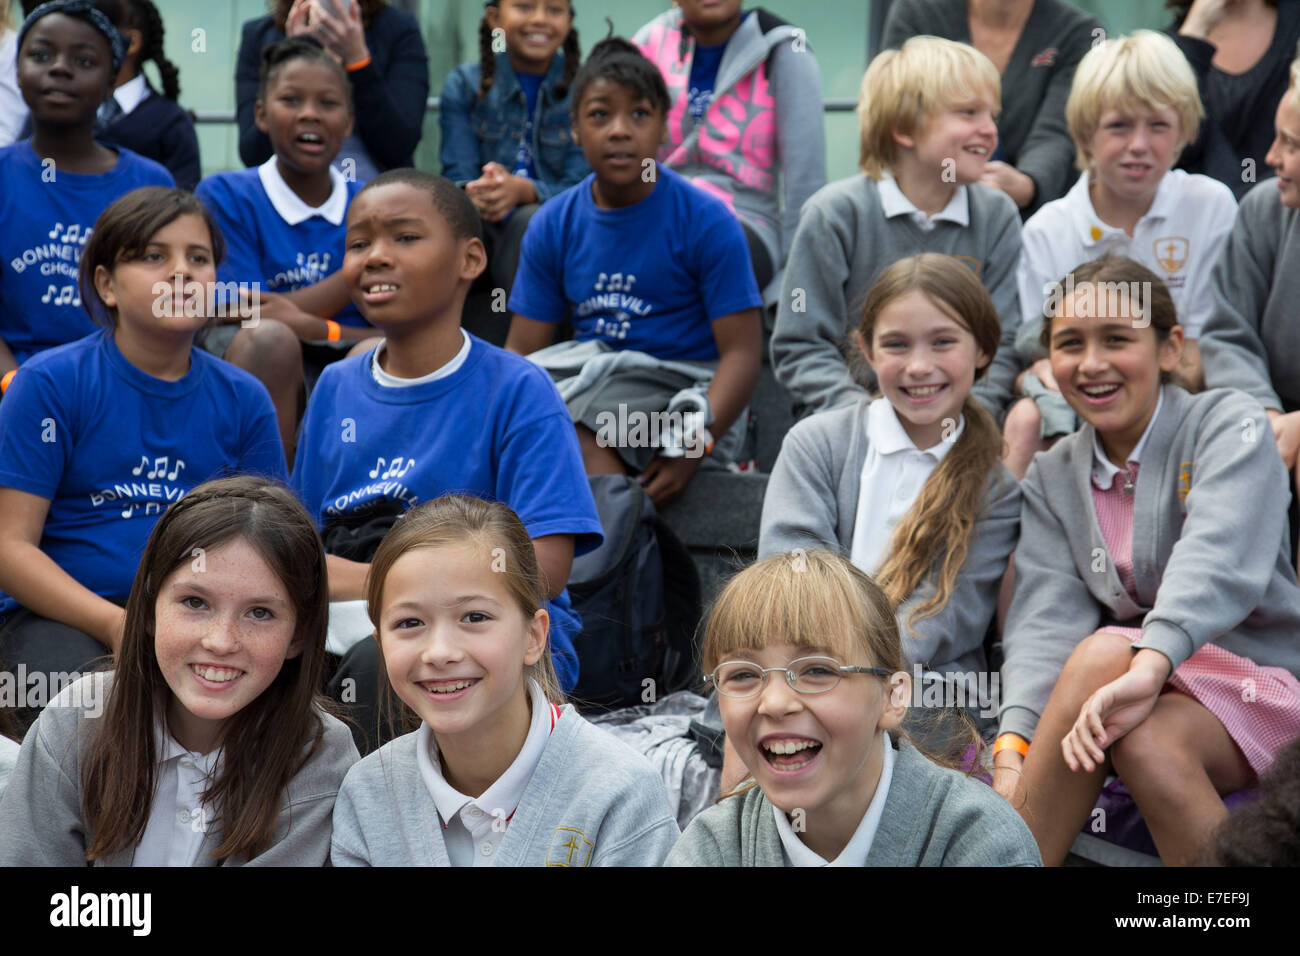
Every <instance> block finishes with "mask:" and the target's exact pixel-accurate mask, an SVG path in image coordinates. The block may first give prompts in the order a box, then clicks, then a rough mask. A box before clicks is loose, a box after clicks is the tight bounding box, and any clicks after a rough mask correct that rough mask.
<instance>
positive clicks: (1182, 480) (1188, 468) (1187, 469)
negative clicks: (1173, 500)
mask: <svg viewBox="0 0 1300 956" xmlns="http://www.w3.org/2000/svg"><path fill="white" fill-rule="evenodd" d="M1191 490H1192V463H1191V462H1190V461H1180V462H1179V463H1178V500H1179V501H1186V500H1187V495H1188V494H1189V493H1190V492H1191Z"/></svg>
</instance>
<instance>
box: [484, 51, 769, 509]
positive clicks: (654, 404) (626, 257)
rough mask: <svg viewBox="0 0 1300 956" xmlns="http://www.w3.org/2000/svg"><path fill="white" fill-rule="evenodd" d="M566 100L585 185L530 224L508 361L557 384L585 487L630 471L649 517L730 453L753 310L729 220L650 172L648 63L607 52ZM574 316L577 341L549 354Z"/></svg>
mask: <svg viewBox="0 0 1300 956" xmlns="http://www.w3.org/2000/svg"><path fill="white" fill-rule="evenodd" d="M572 97H573V103H574V107H573V116H574V130H573V135H574V140H575V142H577V143H578V144H579V145H580V146H581V147H582V149H583V154H584V155H585V156H586V159H587V162H588V163H589V164H590V165H591V168H592V170H593V172H592V174H591V175H590V176H588V177H587V178H586V179H585V180H583V181H582V182H581V183H579V184H578V185H577V186H576V187H575V188H573V189H571V190H569V191H567V192H565V193H563V194H561V195H560V196H558V197H556V198H554V199H552V200H551V201H550V202H548V203H546V204H545V205H544V206H543V207H542V208H541V210H540V211H539V212H538V213H537V215H536V216H534V218H533V221H532V222H531V223H530V225H529V229H528V233H527V235H526V236H525V237H524V248H523V257H522V259H521V261H520V265H519V273H518V275H517V276H516V277H515V286H514V290H513V293H512V295H511V297H510V309H511V311H512V312H514V313H515V318H514V320H513V322H512V323H511V326H510V335H509V337H508V339H507V340H506V347H507V348H508V349H510V350H511V351H514V352H518V353H519V354H521V355H529V356H531V357H532V358H533V360H534V361H536V362H537V363H538V364H540V365H542V367H544V368H547V369H548V370H549V371H550V372H551V374H552V376H553V377H554V378H555V379H556V380H557V381H558V382H559V386H560V393H561V395H563V396H564V397H565V400H566V402H567V403H568V407H569V412H570V415H571V417H572V419H573V421H574V423H575V424H576V425H577V431H578V439H579V443H580V445H581V448H582V452H583V460H584V463H585V465H586V468H587V472H588V474H623V473H625V472H626V471H629V470H631V471H635V472H639V473H640V474H641V481H642V483H643V485H644V486H645V490H646V493H647V494H648V495H650V497H651V499H653V500H654V501H655V503H656V504H661V503H663V502H665V501H668V500H669V499H671V498H673V497H674V496H676V495H677V494H678V493H680V492H681V490H682V489H683V488H684V487H685V485H686V483H687V481H689V480H690V477H691V475H693V474H694V472H695V469H696V468H697V467H698V466H699V464H700V461H701V460H702V457H703V455H704V454H707V453H708V452H710V451H712V450H713V439H712V435H713V434H717V435H718V436H720V437H721V436H723V435H727V438H728V441H725V442H723V443H720V444H719V446H718V449H717V454H715V458H717V459H724V458H729V457H733V456H734V455H735V453H736V451H738V448H737V439H738V438H741V437H743V433H742V432H740V431H739V430H736V431H734V432H732V433H731V434H729V435H728V434H727V432H728V429H730V428H731V427H732V425H733V424H736V423H737V422H738V421H739V420H740V419H741V414H742V412H743V411H744V408H745V406H746V404H747V403H748V401H749V398H750V395H751V394H752V392H753V389H754V385H755V383H756V382H757V380H758V371H759V361H760V348H761V336H762V332H761V327H760V324H759V317H758V307H759V306H760V305H761V299H760V297H759V293H758V287H757V285H756V283H755V281H754V273H753V269H752V267H751V266H750V261H749V253H748V247H747V244H746V242H745V237H744V233H743V232H742V230H741V227H740V225H739V223H738V222H737V221H736V218H735V217H734V216H733V215H732V214H731V212H730V211H729V210H728V209H727V207H726V206H725V205H723V204H722V203H721V202H720V201H718V200H717V199H715V198H713V197H712V196H709V195H707V194H705V193H703V192H701V191H700V190H698V189H696V188H695V187H693V186H692V185H691V184H690V183H688V182H686V181H685V180H683V179H682V178H681V177H680V176H678V175H677V174H676V173H673V172H672V171H670V170H668V169H665V168H664V167H662V166H659V165H658V164H657V163H656V162H655V159H654V156H655V153H656V151H657V149H658V146H659V143H660V142H661V141H662V140H663V137H664V134H665V126H664V118H665V116H666V114H667V111H668V108H669V105H670V104H669V99H668V91H667V88H666V87H665V85H664V81H663V77H662V76H661V75H660V73H659V71H658V69H657V68H656V67H655V66H654V64H652V63H651V62H650V61H649V60H647V59H646V58H645V57H644V56H642V55H641V53H640V52H638V51H637V50H636V48H635V47H633V46H631V45H630V44H628V43H627V42H626V41H624V40H620V39H617V38H615V39H611V40H606V41H604V42H602V43H600V44H598V45H597V46H596V48H595V49H594V50H592V53H591V57H590V58H589V59H588V60H587V62H586V64H584V65H583V67H582V69H581V70H580V71H579V72H578V75H577V77H576V78H575V79H574V83H573V94H572ZM570 312H571V313H572V320H573V325H574V337H575V339H576V343H561V344H560V345H555V346H552V345H551V343H552V342H553V340H554V338H555V327H556V324H557V323H559V322H561V321H563V320H564V319H565V318H566V316H568V315H569V314H570ZM548 346H551V347H550V348H548Z"/></svg>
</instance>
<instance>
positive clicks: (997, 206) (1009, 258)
mask: <svg viewBox="0 0 1300 956" xmlns="http://www.w3.org/2000/svg"><path fill="white" fill-rule="evenodd" d="M969 188H970V189H972V190H979V189H983V190H989V187H988V186H983V185H980V184H978V183H977V184H975V185H973V186H971V187H969ZM989 191H990V192H991V191H992V190H989ZM986 198H988V197H986ZM992 198H993V199H994V200H996V201H994V202H992V203H991V204H990V211H991V212H992V213H993V215H994V216H995V217H997V218H996V219H995V221H994V222H992V223H990V226H991V227H992V228H991V230H990V234H991V235H992V236H993V237H994V238H993V242H992V245H991V247H990V248H991V250H992V251H991V252H990V253H989V255H988V258H987V259H985V260H984V265H983V267H982V269H981V270H980V280H981V281H982V282H983V283H984V288H986V289H988V290H989V296H990V297H991V298H992V299H993V305H994V307H995V308H996V309H997V310H998V319H999V320H1000V321H1001V323H1002V338H1001V341H1000V343H999V345H998V351H997V354H996V355H994V356H993V363H992V364H991V365H990V366H989V368H988V371H987V372H986V373H985V374H984V377H983V378H982V379H980V380H979V381H978V382H976V383H975V387H974V388H972V389H971V394H972V395H973V396H974V397H975V398H976V399H977V400H978V401H979V403H980V404H981V405H983V406H984V407H985V408H986V409H988V412H989V414H990V415H992V416H993V420H994V421H996V422H1000V421H1001V420H1002V413H1003V412H1004V411H1005V410H1006V407H1007V406H1008V405H1009V404H1010V403H1011V399H1012V397H1013V395H1014V393H1015V387H1016V376H1017V375H1019V374H1020V368H1021V361H1020V356H1019V355H1018V354H1017V353H1016V333H1017V332H1018V331H1019V329H1020V294H1019V292H1018V290H1017V288H1016V270H1017V268H1018V267H1019V265H1020V216H1019V215H1018V214H1017V213H1016V208H1015V204H1014V203H1012V202H1011V200H1010V198H1009V197H1008V196H1007V195H1006V194H1005V193H1001V192H998V193H996V194H995V195H994V196H993V197H992Z"/></svg>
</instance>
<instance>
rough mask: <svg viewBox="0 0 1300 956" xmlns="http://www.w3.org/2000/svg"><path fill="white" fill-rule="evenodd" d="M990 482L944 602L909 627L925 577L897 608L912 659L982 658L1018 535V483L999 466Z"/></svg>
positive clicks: (926, 589)
mask: <svg viewBox="0 0 1300 956" xmlns="http://www.w3.org/2000/svg"><path fill="white" fill-rule="evenodd" d="M990 482H991V483H992V485H991V487H990V488H989V491H988V493H987V494H986V496H985V509H986V510H985V513H984V514H983V515H982V516H981V517H980V519H979V521H978V523H977V524H976V525H975V528H974V530H973V531H972V534H971V542H970V548H969V550H968V551H967V553H966V560H965V562H964V563H963V564H962V566H961V570H960V571H959V572H958V573H957V580H956V581H955V582H954V583H953V590H952V594H950V595H949V597H948V600H947V602H946V603H945V604H944V606H943V607H942V608H941V609H940V610H939V613H938V614H935V615H934V616H933V617H924V618H920V619H919V620H916V621H914V622H912V624H911V627H910V628H909V626H908V622H907V618H908V615H909V614H910V613H911V611H912V608H914V607H916V606H917V605H919V604H921V603H923V602H924V601H925V600H926V599H928V598H929V596H930V595H931V594H932V593H933V588H934V581H933V576H931V577H930V578H927V580H926V581H925V583H924V584H923V585H922V586H921V587H919V588H917V589H916V591H914V592H913V593H912V594H911V596H910V597H908V599H907V600H906V601H904V602H903V604H902V606H901V607H899V609H898V629H899V632H900V634H901V636H902V639H903V650H904V652H905V653H906V654H907V656H908V659H909V660H911V661H913V662H917V663H927V664H930V665H932V666H934V667H936V668H938V667H944V666H948V665H951V664H962V665H963V667H964V665H965V663H966V662H967V661H968V659H969V657H970V655H972V654H977V655H978V656H979V657H980V658H982V657H983V652H982V648H983V644H984V633H985V632H986V631H987V630H988V626H989V621H990V620H992V619H993V612H994V611H995V610H996V609H997V603H998V591H999V589H1000V588H1001V586H1002V576H1003V574H1004V573H1005V572H1006V569H1007V559H1008V558H1010V557H1011V552H1013V551H1014V550H1015V549H1016V542H1017V540H1018V539H1019V537H1020V486H1019V484H1017V483H1016V479H1015V478H1014V477H1013V476H1012V474H1011V472H1009V471H1007V470H1006V468H1004V467H1002V466H1001V465H999V466H998V467H997V469H996V470H995V471H994V474H993V475H991V476H990ZM769 487H770V485H769Z"/></svg>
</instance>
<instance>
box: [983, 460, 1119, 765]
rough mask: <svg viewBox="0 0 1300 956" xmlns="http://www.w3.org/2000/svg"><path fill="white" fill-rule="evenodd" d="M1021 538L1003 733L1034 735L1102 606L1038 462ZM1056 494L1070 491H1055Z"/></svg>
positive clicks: (1007, 643) (1007, 636) (1028, 487)
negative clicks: (1074, 554)
mask: <svg viewBox="0 0 1300 956" xmlns="http://www.w3.org/2000/svg"><path fill="white" fill-rule="evenodd" d="M1020 491H1021V493H1022V494H1023V496H1024V498H1023V503H1022V507H1021V512H1020V541H1019V544H1018V545H1017V546H1016V565H1015V566H1016V590H1015V596H1014V597H1013V598H1012V600H1011V610H1010V611H1009V612H1008V614H1007V622H1006V627H1005V628H1003V632H1002V650H1003V653H1004V655H1005V659H1004V660H1003V663H1002V706H1001V708H1000V709H999V711H998V719H999V724H1000V732H1001V733H1007V732H1010V733H1015V734H1019V735H1020V736H1021V737H1024V738H1025V739H1026V740H1031V739H1032V738H1033V736H1034V727H1035V726H1037V724H1038V718H1039V716H1040V715H1041V714H1042V712H1043V708H1044V707H1046V706H1047V701H1048V699H1049V698H1050V697H1051V696H1052V688H1053V687H1055V686H1056V679H1057V678H1058V677H1060V676H1061V670H1062V669H1063V668H1064V667H1065V662H1066V661H1067V660H1069V657H1070V654H1071V652H1073V650H1074V648H1075V645H1077V644H1078V643H1079V641H1081V640H1083V639H1084V638H1085V637H1087V636H1088V635H1089V634H1091V633H1093V632H1094V631H1095V630H1097V626H1098V625H1099V624H1100V623H1101V606H1100V605H1099V604H1098V603H1097V601H1096V600H1095V599H1094V598H1093V596H1092V595H1091V594H1090V593H1089V591H1088V588H1087V585H1086V584H1084V582H1083V581H1082V580H1081V579H1080V577H1079V572H1078V569H1077V568H1076V567H1075V564H1074V559H1073V557H1072V556H1071V554H1070V549H1069V547H1068V544H1067V543H1068V542H1069V540H1070V536H1069V535H1068V534H1067V533H1066V530H1065V528H1064V527H1063V526H1062V524H1061V522H1060V520H1059V519H1058V518H1057V517H1056V515H1055V514H1054V513H1053V512H1052V509H1051V508H1050V507H1049V505H1048V500H1049V496H1048V493H1047V490H1046V489H1045V488H1044V487H1043V474H1042V470H1041V469H1040V468H1039V465H1038V462H1037V461H1035V462H1033V463H1032V464H1030V466H1029V471H1028V473H1027V474H1026V475H1025V480H1024V481H1022V482H1021V483H1020ZM1055 494H1056V496H1060V495H1063V494H1064V495H1072V494H1073V491H1072V490H1071V489H1058V490H1057V491H1056V493H1055Z"/></svg>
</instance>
